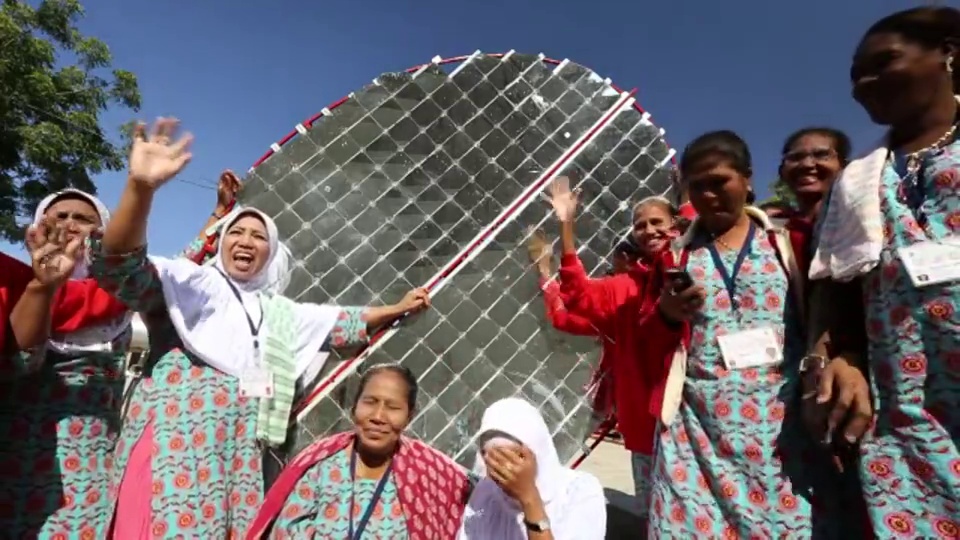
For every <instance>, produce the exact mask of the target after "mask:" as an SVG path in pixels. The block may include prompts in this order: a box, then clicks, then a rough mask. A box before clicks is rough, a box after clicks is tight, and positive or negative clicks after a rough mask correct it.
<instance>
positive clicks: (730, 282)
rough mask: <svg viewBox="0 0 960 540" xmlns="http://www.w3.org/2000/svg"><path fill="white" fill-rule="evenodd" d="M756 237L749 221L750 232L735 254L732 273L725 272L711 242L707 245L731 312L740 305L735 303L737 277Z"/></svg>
mask: <svg viewBox="0 0 960 540" xmlns="http://www.w3.org/2000/svg"><path fill="white" fill-rule="evenodd" d="M756 235H757V225H756V223H754V222H753V221H752V220H751V221H750V230H749V231H748V232H747V238H746V239H745V240H744V241H743V246H741V247H740V253H737V260H736V262H734V263H733V273H732V274H731V273H729V272H728V271H727V267H726V265H724V264H723V259H722V258H721V257H720V252H719V251H717V246H716V245H714V243H713V242H710V243H709V244H707V249H708V250H709V251H710V257H711V258H713V265H714V266H716V267H717V271H718V272H720V278H721V279H723V285H724V286H725V287H726V288H727V294H728V295H729V296H730V307H731V309H733V310H738V309H740V303H739V302H738V301H737V296H736V295H737V275H738V274H739V273H740V267H742V266H743V261H745V260H746V259H747V255H749V254H750V252H751V251H753V239H754V237H755V236H756Z"/></svg>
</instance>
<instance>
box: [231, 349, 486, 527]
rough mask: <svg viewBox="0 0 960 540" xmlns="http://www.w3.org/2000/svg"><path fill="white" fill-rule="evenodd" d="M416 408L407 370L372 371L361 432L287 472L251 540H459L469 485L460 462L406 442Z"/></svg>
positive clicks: (359, 419) (323, 446) (363, 393)
mask: <svg viewBox="0 0 960 540" xmlns="http://www.w3.org/2000/svg"><path fill="white" fill-rule="evenodd" d="M416 401H417V380H416V377H414V375H413V373H411V372H410V370H409V369H407V368H406V367H404V366H401V365H399V364H380V365H376V366H373V367H371V368H369V369H367V370H366V371H365V372H364V373H363V376H362V377H361V378H360V388H359V389H358V390H357V396H356V398H355V399H354V402H353V408H352V410H351V414H352V415H353V422H354V429H353V431H349V432H345V433H338V434H336V435H332V436H330V437H327V438H325V439H322V440H320V441H317V442H315V443H313V444H312V445H310V446H309V447H307V448H306V449H304V450H303V451H302V452H300V454H299V455H298V456H297V457H296V458H294V459H293V461H291V462H290V464H289V465H287V467H286V468H285V469H284V470H283V472H282V473H280V477H279V478H278V479H277V481H276V483H274V485H273V486H272V487H271V488H270V492H269V493H267V497H266V501H265V502H264V504H263V507H262V509H261V510H260V513H259V514H258V515H257V518H256V519H255V520H254V523H253V525H252V526H251V527H250V533H249V534H248V535H247V539H248V540H255V539H256V540H259V539H266V538H273V539H287V538H290V539H294V538H295V539H297V540H300V539H306V540H309V539H316V540H321V539H326V538H349V539H351V540H353V539H364V538H367V539H374V538H390V539H391V540H403V539H407V538H409V539H410V540H444V539H453V538H456V532H457V527H458V526H459V525H460V518H461V516H462V515H463V507H464V504H465V503H466V501H467V496H468V495H469V481H468V479H467V476H466V474H465V472H464V471H463V470H462V469H461V468H460V467H459V466H458V465H457V464H456V463H455V462H454V461H453V460H451V459H450V458H448V457H447V456H445V455H443V454H441V453H440V452H438V451H437V450H434V449H433V448H431V447H429V446H427V445H426V444H424V443H422V442H420V441H417V440H414V439H409V438H407V437H404V436H403V431H404V430H405V429H406V427H407V425H409V423H410V420H412V419H413V414H414V412H415V411H414V406H415V404H416Z"/></svg>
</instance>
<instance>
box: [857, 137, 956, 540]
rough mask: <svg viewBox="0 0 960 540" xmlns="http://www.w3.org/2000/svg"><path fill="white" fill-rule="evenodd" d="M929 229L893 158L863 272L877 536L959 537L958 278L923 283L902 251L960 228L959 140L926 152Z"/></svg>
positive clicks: (866, 450)
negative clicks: (875, 254) (871, 254)
mask: <svg viewBox="0 0 960 540" xmlns="http://www.w3.org/2000/svg"><path fill="white" fill-rule="evenodd" d="M922 171H923V174H922V177H921V181H922V182H923V188H924V189H923V190H922V192H923V193H922V196H921V197H920V200H921V201H922V206H921V207H920V211H921V212H922V213H923V215H925V216H926V221H927V223H926V227H925V228H924V227H921V226H920V225H919V224H918V220H917V215H918V214H917V213H916V212H915V211H914V209H913V208H912V207H911V206H910V205H908V204H907V202H906V201H908V200H909V199H908V196H909V194H908V193H907V192H906V187H905V186H904V182H903V181H901V179H900V177H899V175H898V174H897V173H896V171H895V170H894V169H893V167H892V166H889V165H888V166H887V168H886V170H885V171H884V176H883V180H882V182H881V193H880V208H881V211H882V212H883V214H884V247H883V251H882V253H881V260H880V264H879V266H878V267H877V268H876V269H874V270H873V271H872V272H871V273H870V274H869V275H867V276H866V277H865V278H864V282H863V290H864V297H865V300H866V309H867V333H868V336H869V358H870V375H871V386H872V390H873V395H874V396H875V403H874V406H875V408H876V417H877V420H876V424H875V426H874V428H873V430H872V432H871V433H869V434H868V435H867V437H865V439H864V441H863V444H862V447H861V449H862V457H861V462H860V465H861V472H860V475H861V478H862V483H863V489H864V495H865V498H866V502H867V506H868V510H869V513H870V517H871V521H872V523H873V528H874V531H875V532H876V534H877V536H878V537H879V538H904V539H908V538H909V539H913V538H942V539H947V538H951V539H956V538H960V450H958V445H960V414H957V411H958V410H960V326H958V325H960V318H958V314H957V303H958V300H960V284H958V283H956V282H953V283H947V284H942V285H930V286H927V287H922V288H916V287H914V286H913V284H912V282H911V280H910V277H909V275H908V273H907V271H906V270H905V269H904V267H903V264H902V262H901V259H900V257H899V256H898V254H897V250H898V249H900V248H903V247H906V246H912V245H916V244H919V243H922V242H925V241H928V240H931V239H932V240H937V239H941V238H945V237H950V236H956V235H957V234H960V191H958V189H960V142H955V143H953V144H952V145H951V146H950V147H949V148H948V149H944V150H942V151H940V152H938V153H936V154H935V155H933V156H931V157H930V158H929V159H927V160H926V163H925V164H924V166H923V169H922Z"/></svg>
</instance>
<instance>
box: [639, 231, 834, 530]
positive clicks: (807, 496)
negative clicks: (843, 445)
mask: <svg viewBox="0 0 960 540" xmlns="http://www.w3.org/2000/svg"><path fill="white" fill-rule="evenodd" d="M689 249H690V256H689V261H688V264H687V269H688V271H689V272H690V274H691V276H692V277H693V279H694V281H695V282H696V283H698V284H700V285H703V287H705V289H706V293H707V294H706V301H705V304H704V306H703V308H702V310H701V311H700V313H699V314H698V315H697V316H696V317H695V318H694V319H693V321H692V322H691V341H690V346H689V349H688V352H689V355H688V360H687V374H686V382H685V384H684V388H683V400H682V402H681V405H680V410H679V413H678V414H677V417H676V418H675V419H674V420H673V422H672V424H671V425H669V426H666V427H665V428H664V429H663V431H662V432H661V434H660V437H659V441H658V445H657V449H656V457H655V462H654V470H653V476H652V488H651V509H650V518H649V519H650V521H649V534H650V538H678V539H679V538H683V539H687V538H710V539H740V538H742V539H747V538H763V539H768V538H776V539H780V538H784V539H790V540H794V539H797V540H799V539H805V538H837V537H838V529H837V528H838V526H839V525H838V523H837V521H836V520H835V519H830V518H827V517H825V516H822V515H819V514H818V515H817V516H814V514H815V512H814V510H813V508H814V506H817V507H820V508H824V509H833V508H836V503H835V501H834V500H832V498H831V496H832V491H833V489H832V488H833V487H834V486H832V485H830V484H828V482H830V481H831V480H832V479H831V472H832V471H831V470H830V469H829V467H830V465H829V463H828V461H827V459H826V457H825V456H822V455H820V454H818V453H816V452H815V449H814V448H813V447H812V444H811V442H810V441H809V439H808V438H807V436H806V433H805V431H804V429H803V427H802V425H801V424H800V422H799V418H798V414H799V410H798V405H799V401H798V396H799V394H798V393H797V392H798V384H799V374H798V366H799V362H800V358H801V355H802V354H803V353H802V351H803V337H802V335H801V333H800V332H799V327H798V326H797V324H796V323H797V322H798V319H797V318H796V317H797V313H796V311H795V309H796V306H795V305H794V302H793V300H792V296H791V295H790V293H788V282H787V277H786V274H785V273H784V271H783V269H782V267H781V266H780V264H779V262H778V260H777V255H776V251H775V250H774V248H773V246H772V245H771V243H770V241H769V239H768V238H767V236H766V235H765V234H763V233H762V232H761V231H757V235H756V236H755V237H754V238H753V241H752V246H751V249H750V251H749V253H748V255H747V256H746V257H745V259H744V261H743V265H742V266H741V267H740V269H739V272H736V270H735V269H734V268H733V266H734V264H735V261H736V259H737V255H738V252H737V251H730V250H727V251H721V252H719V254H720V262H722V264H723V265H725V266H726V269H727V272H728V274H729V275H734V276H736V277H735V281H736V289H735V290H736V297H735V298H731V297H730V294H729V292H728V291H727V288H726V286H725V284H724V280H723V277H722V275H721V273H720V271H719V270H718V267H717V265H716V264H715V263H714V259H713V257H712V256H711V255H710V253H709V250H708V249H707V248H706V247H705V241H704V240H699V241H698V240H694V243H693V244H692V245H691V246H690V248H689ZM735 303H736V304H738V305H739V307H737V306H736V305H734V304H735ZM765 327H769V328H772V329H773V330H774V332H775V333H776V335H777V336H778V338H779V340H780V343H781V345H782V349H783V362H782V363H781V364H780V365H777V366H763V367H758V368H748V369H738V370H727V369H726V367H725V364H724V362H723V359H722V356H721V353H720V348H719V346H718V343H717V338H718V336H721V335H724V334H732V333H736V332H739V331H742V330H748V329H753V328H765ZM815 495H816V496H817V498H818V499H819V501H818V502H817V503H814V496H815Z"/></svg>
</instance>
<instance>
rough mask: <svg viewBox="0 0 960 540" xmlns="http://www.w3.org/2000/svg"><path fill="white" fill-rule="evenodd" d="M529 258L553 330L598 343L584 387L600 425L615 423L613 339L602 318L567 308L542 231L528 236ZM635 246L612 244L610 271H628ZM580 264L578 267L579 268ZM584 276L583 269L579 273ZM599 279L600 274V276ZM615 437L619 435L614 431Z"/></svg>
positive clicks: (634, 260)
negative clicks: (597, 357)
mask: <svg viewBox="0 0 960 540" xmlns="http://www.w3.org/2000/svg"><path fill="white" fill-rule="evenodd" d="M528 249H529V252H530V258H531V259H532V260H533V262H534V265H535V266H536V269H537V273H538V274H539V275H540V289H541V290H542V291H543V302H544V306H545V308H546V314H547V319H549V320H550V324H551V325H552V326H553V327H554V328H556V329H557V330H559V331H561V332H564V333H567V334H572V335H574V336H586V337H595V338H597V340H598V342H599V343H600V346H601V349H602V350H601V354H600V363H599V365H598V366H597V369H596V370H594V372H593V375H592V376H591V377H590V382H589V383H588V384H587V389H588V391H589V392H590V394H591V395H592V397H593V410H594V412H596V413H597V414H599V415H600V416H601V417H602V418H603V419H604V420H603V424H601V429H602V428H604V427H606V426H611V427H612V426H615V425H616V422H617V420H616V416H615V415H614V411H615V404H614V383H613V370H612V368H611V366H612V363H613V357H614V355H615V354H616V352H615V349H616V343H615V342H614V341H613V340H612V339H610V338H609V336H610V332H609V331H608V330H607V329H605V328H599V327H598V326H597V325H598V324H603V321H602V320H598V319H596V318H591V317H590V316H589V314H582V313H578V312H575V311H571V310H570V309H568V308H567V305H566V304H567V303H569V301H570V298H569V295H567V294H564V292H563V291H561V290H560V283H559V282H558V281H557V280H555V279H553V277H552V276H553V265H552V262H553V254H552V251H551V246H550V244H549V243H547V241H546V239H545V238H544V236H543V233H541V232H540V231H537V232H535V233H533V235H532V236H531V237H530V243H529V246H528ZM638 255H639V250H638V249H637V246H636V244H635V243H634V242H633V241H632V240H620V241H618V242H617V244H616V245H615V246H614V248H613V254H612V259H613V264H612V266H613V269H612V270H611V272H610V275H617V274H622V273H624V272H628V271H629V270H630V269H631V268H633V267H634V266H635V265H636V264H637V257H638ZM582 269H583V268H582V267H580V268H579V270H582ZM582 278H583V279H586V272H584V274H583V277H582ZM601 279H602V278H601ZM617 436H618V437H619V435H617Z"/></svg>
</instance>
